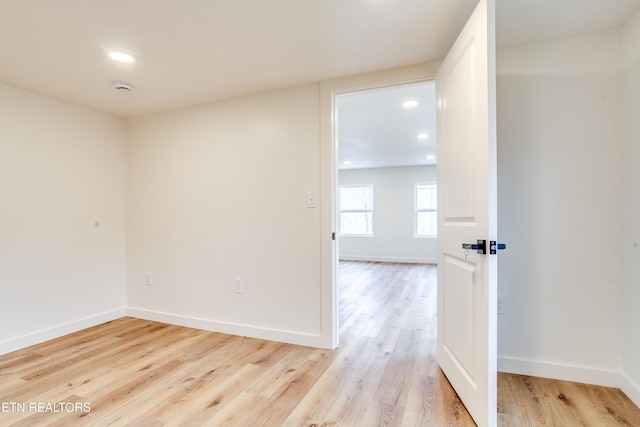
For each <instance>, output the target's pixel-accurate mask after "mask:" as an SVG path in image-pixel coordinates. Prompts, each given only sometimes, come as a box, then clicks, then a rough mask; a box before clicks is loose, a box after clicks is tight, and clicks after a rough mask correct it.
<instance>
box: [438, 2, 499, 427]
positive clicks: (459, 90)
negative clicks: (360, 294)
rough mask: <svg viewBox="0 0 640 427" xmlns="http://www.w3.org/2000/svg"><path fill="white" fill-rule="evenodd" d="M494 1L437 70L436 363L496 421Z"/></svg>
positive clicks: (482, 414)
mask: <svg viewBox="0 0 640 427" xmlns="http://www.w3.org/2000/svg"><path fill="white" fill-rule="evenodd" d="M494 1H495V0H480V2H479V4H478V6H477V8H476V10H475V11H474V12H473V14H472V16H471V18H469V21H468V22H467V24H466V26H465V28H464V29H463V31H462V33H460V35H459V36H458V39H457V41H456V42H455V44H454V46H453V48H452V49H451V51H450V52H449V54H448V55H447V57H446V59H445V60H444V62H443V64H442V66H441V67H440V70H439V71H438V74H437V76H436V90H437V102H438V110H437V113H438V363H439V364H440V367H441V368H442V370H443V371H444V373H445V375H446V376H447V378H448V379H449V382H450V383H451V385H452V386H453V388H454V389H455V390H456V392H457V393H458V395H459V396H460V399H461V400H462V401H463V403H464V404H465V406H466V407H467V409H468V410H469V413H470V414H471V416H472V417H473V418H474V420H475V421H476V423H477V424H478V425H479V426H480V427H486V426H495V425H496V422H497V408H496V405H497V385H496V383H497V379H496V375H497V372H496V370H497V369H496V367H497V324H496V323H497V302H496V299H497V259H496V258H497V256H496V255H490V254H489V252H490V248H489V247H488V246H489V242H490V241H496V240H497V201H496V194H497V179H496V176H497V173H496V124H495V120H496V114H495V30H494V12H495V6H494ZM478 239H482V240H486V246H485V253H486V254H481V253H479V252H481V251H482V245H481V244H480V245H479V244H478V242H477V240H478ZM463 244H473V245H476V247H473V248H469V249H463Z"/></svg>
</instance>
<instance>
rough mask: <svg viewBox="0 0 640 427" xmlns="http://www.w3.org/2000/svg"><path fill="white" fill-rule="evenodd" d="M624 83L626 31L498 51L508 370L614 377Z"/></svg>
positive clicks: (502, 321) (609, 380)
mask: <svg viewBox="0 0 640 427" xmlns="http://www.w3.org/2000/svg"><path fill="white" fill-rule="evenodd" d="M621 83H622V82H621V38H620V32H619V31H608V32H602V33H597V34H591V35H587V36H584V37H578V38H574V39H569V40H563V41H558V42H554V43H546V44H539V45H534V46H529V47H524V48H517V49H510V50H504V51H500V52H498V80H497V90H498V98H497V100H498V165H499V174H498V176H499V183H498V186H499V189H498V191H499V220H500V228H499V234H500V239H501V240H502V241H504V242H505V243H507V245H508V250H507V251H505V252H504V253H503V254H501V256H500V265H499V283H500V285H499V293H500V294H506V295H507V298H508V299H507V301H508V302H507V304H508V314H506V315H501V316H499V325H498V326H499V357H500V360H499V369H500V370H503V371H510V372H517V373H525V374H532V375H540V376H545V377H554V378H562V379H569V380H577V381H582V382H592V383H599V384H605V385H617V382H618V380H619V375H618V373H619V372H620V370H621V363H622V361H621V344H622V334H621V325H622V317H621V314H620V312H621V284H620V255H621V251H620V241H621V229H620V219H621V216H622V211H621V185H622V176H621V172H620V171H621V167H622V161H621V158H622V126H623V122H622V119H621V117H622V112H623V109H622V84H621ZM636 324H637V323H636ZM636 360H638V359H636Z"/></svg>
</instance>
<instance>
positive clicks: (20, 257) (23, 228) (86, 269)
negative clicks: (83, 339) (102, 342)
mask: <svg viewBox="0 0 640 427" xmlns="http://www.w3.org/2000/svg"><path fill="white" fill-rule="evenodd" d="M0 123H1V124H0V287H1V294H2V295H1V297H0V354H1V353H6V352H9V351H12V350H15V349H18V348H22V347H25V346H27V345H31V344H33V343H36V342H41V341H44V340H46V339H49V338H52V337H55V336H59V335H62V334H65V333H69V332H72V331H75V330H79V329H82V328H85V327H88V326H92V325H95V324H98V323H101V322H103V321H107V320H112V319H114V318H117V317H121V316H122V315H123V314H124V313H125V311H124V309H125V276H124V263H125V245H124V239H125V236H124V234H125V226H124V215H125V212H124V185H125V184H124V181H125V174H124V153H125V147H124V142H125V138H124V124H123V122H122V120H120V119H115V118H112V117H109V116H106V115H103V114H98V113H94V112H91V111H88V110H85V109H82V108H80V107H75V106H72V105H69V104H65V103H63V102H59V101H54V100H52V99H49V98H45V97H43V96H39V95H35V94H32V93H28V92H24V91H21V90H18V89H15V88H12V87H9V86H5V85H1V84H0ZM96 223H99V224H96Z"/></svg>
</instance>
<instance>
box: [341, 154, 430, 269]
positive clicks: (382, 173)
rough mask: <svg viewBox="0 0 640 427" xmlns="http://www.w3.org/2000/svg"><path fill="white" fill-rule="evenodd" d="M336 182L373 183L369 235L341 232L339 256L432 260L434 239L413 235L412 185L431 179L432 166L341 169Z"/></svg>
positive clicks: (402, 260) (381, 259) (411, 260)
mask: <svg viewBox="0 0 640 427" xmlns="http://www.w3.org/2000/svg"><path fill="white" fill-rule="evenodd" d="M338 179H339V183H340V185H347V184H373V188H374V202H373V204H374V214H373V223H374V224H373V237H354V236H341V237H340V239H339V251H340V259H342V260H356V261H387V262H417V263H436V262H437V259H438V256H437V239H435V238H415V237H414V197H415V195H414V187H415V184H416V182H434V181H435V180H436V167H435V166H411V167H393V168H371V169H345V170H341V171H340V172H339V177H338Z"/></svg>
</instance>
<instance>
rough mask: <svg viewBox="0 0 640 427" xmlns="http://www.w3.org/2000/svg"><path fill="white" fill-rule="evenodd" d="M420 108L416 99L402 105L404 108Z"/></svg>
mask: <svg viewBox="0 0 640 427" xmlns="http://www.w3.org/2000/svg"><path fill="white" fill-rule="evenodd" d="M417 106H418V101H416V100H415V99H409V100H406V101H404V102H403V103H402V107H404V108H416V107H417Z"/></svg>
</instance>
